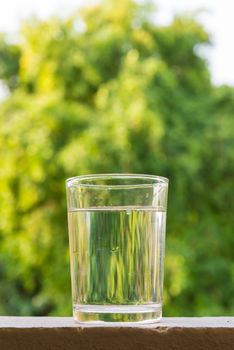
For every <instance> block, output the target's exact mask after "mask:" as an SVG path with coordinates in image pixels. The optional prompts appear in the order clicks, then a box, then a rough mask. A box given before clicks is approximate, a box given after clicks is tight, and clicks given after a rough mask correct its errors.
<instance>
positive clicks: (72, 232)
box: [66, 174, 168, 323]
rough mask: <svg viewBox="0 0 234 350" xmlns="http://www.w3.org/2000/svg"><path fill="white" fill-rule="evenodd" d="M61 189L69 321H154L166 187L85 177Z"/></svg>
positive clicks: (128, 178)
mask: <svg viewBox="0 0 234 350" xmlns="http://www.w3.org/2000/svg"><path fill="white" fill-rule="evenodd" d="M66 189H67V205H68V224H69V245H70V261H71V280H72V299H73V314H74V318H75V320H76V321H78V322H130V323H132V322H141V323H142V322H143V323H150V322H156V321H159V320H160V318H161V316H162V290H163V264H164V241H165V227H166V208H167V191H168V179H166V178H164V177H160V176H152V175H137V174H102V175H85V176H77V177H73V178H70V179H68V180H67V181H66Z"/></svg>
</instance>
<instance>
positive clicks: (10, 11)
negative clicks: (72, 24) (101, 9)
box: [0, 0, 234, 85]
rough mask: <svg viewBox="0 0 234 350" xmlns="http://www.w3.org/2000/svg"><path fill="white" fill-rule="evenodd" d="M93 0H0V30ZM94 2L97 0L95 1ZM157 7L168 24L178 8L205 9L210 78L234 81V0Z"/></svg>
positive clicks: (171, 0) (160, 1)
mask: <svg viewBox="0 0 234 350" xmlns="http://www.w3.org/2000/svg"><path fill="white" fill-rule="evenodd" d="M94 2H95V0H88V1H85V0H60V1H57V0H42V1H31V0H8V1H1V2H0V31H6V32H14V31H15V30H17V28H19V25H20V22H21V20H22V19H24V18H26V17H28V16H30V15H32V14H34V15H36V16H37V17H40V18H47V17H48V16H50V15H54V14H59V15H61V14H62V15H67V14H69V13H70V12H71V11H72V10H73V9H76V8H77V7H79V6H82V5H89V4H92V3H94ZM96 2H97V1H96ZM155 3H156V5H157V6H158V8H159V13H158V15H157V16H156V18H157V20H158V21H159V22H160V23H162V24H167V23H169V22H170V21H171V19H172V18H173V15H174V14H176V13H180V12H186V11H187V12H188V11H190V12H191V11H194V10H198V9H205V10H206V11H205V12H204V13H203V14H201V15H199V18H200V20H201V21H202V22H203V24H204V25H205V27H206V29H207V30H208V31H209V32H210V33H211V37H212V41H213V45H214V46H213V48H212V49H210V50H209V51H208V52H206V53H205V54H206V56H207V57H208V59H209V62H210V68H211V72H212V77H213V81H214V83H216V84H223V83H226V84H232V85H234V74H232V72H233V62H234V46H233V44H232V37H231V36H232V33H233V32H234V21H233V13H234V2H233V1H230V0H222V1H214V0H189V1H187V0H155Z"/></svg>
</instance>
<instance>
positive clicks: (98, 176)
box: [66, 173, 169, 188]
mask: <svg viewBox="0 0 234 350" xmlns="http://www.w3.org/2000/svg"><path fill="white" fill-rule="evenodd" d="M105 179H106V180H111V179H113V180H114V179H120V180H121V179H139V180H144V179H145V180H146V181H147V180H152V183H147V182H146V183H139V184H118V185H113V184H111V185H110V184H106V185H105V184H95V183H94V184H90V183H89V181H90V180H94V181H95V180H105ZM85 180H87V182H86V183H85ZM83 181H84V182H83ZM74 183H76V184H77V185H79V186H85V187H86V186H88V187H89V186H90V187H95V188H100V187H110V186H111V187H116V188H117V187H122V186H124V187H125V186H134V187H135V186H136V187H138V186H140V187H142V186H153V185H155V184H157V183H163V184H168V183H169V179H168V178H166V177H164V176H158V175H147V174H133V173H106V174H87V175H78V176H73V177H70V178H68V179H66V186H67V187H69V184H71V185H72V184H74Z"/></svg>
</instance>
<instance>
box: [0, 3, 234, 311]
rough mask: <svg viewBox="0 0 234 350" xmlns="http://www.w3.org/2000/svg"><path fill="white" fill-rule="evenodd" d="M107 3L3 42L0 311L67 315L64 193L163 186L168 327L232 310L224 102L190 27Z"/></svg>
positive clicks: (201, 36)
mask: <svg viewBox="0 0 234 350" xmlns="http://www.w3.org/2000/svg"><path fill="white" fill-rule="evenodd" d="M150 9H151V8H150V7H147V6H146V5H145V6H143V5H142V6H138V5H136V4H135V3H133V2H132V1H118V4H117V3H116V2H114V1H104V2H103V3H102V4H101V5H96V6H93V7H87V8H84V9H83V10H81V11H80V12H79V13H78V14H75V15H74V16H72V17H70V18H68V19H67V20H64V21H62V20H59V19H50V20H49V21H46V22H39V21H35V20H33V21H28V22H27V23H25V24H24V26H23V27H22V32H21V40H20V41H19V43H18V44H14V45H13V44H10V43H8V42H7V39H6V38H4V37H1V39H0V74H1V79H3V80H4V82H5V84H6V85H7V86H8V87H9V89H10V91H11V94H10V96H9V97H8V98H7V100H6V101H4V102H3V103H2V104H1V106H0V154H1V167H0V212H1V221H0V279H1V285H0V311H1V313H2V314H18V315H26V314H27V315H47V314H53V315H55V314H56V315H65V314H69V313H70V310H71V298H70V289H69V285H70V272H69V253H68V237H67V236H68V235H67V221H66V203H65V190H64V180H65V179H66V178H67V177H71V176H74V175H79V174H84V173H105V172H134V173H149V174H158V175H164V176H167V177H169V179H170V191H169V192H170V193H169V209H168V229H167V245H166V271H165V298H164V299H165V307H164V311H165V312H164V314H165V315H184V316H186V315H230V314H233V311H234V283H233V282H234V264H233V244H234V238H233V237H234V236H233V232H232V224H233V216H232V213H233V210H234V208H233V206H234V203H233V199H232V194H233V173H234V141H233V131H234V121H233V117H232V114H233V109H234V99H233V95H234V90H233V88H231V87H214V86H212V84H211V81H210V74H209V70H208V68H207V64H206V61H205V60H204V59H203V58H202V57H201V56H200V55H199V53H198V52H199V50H198V48H199V47H200V46H201V45H206V44H208V43H209V37H208V35H207V33H206V32H205V31H204V30H203V28H202V27H201V26H200V25H199V24H198V23H197V22H196V21H195V20H194V19H191V18H190V19H189V18H175V19H174V21H173V23H171V24H170V25H169V26H167V27H160V26H157V25H156V24H154V22H153V21H152V19H151V18H152V13H151V10H150Z"/></svg>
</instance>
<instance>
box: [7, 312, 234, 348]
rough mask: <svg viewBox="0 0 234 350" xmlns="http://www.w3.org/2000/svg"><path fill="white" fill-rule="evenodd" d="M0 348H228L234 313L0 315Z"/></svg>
mask: <svg viewBox="0 0 234 350" xmlns="http://www.w3.org/2000/svg"><path fill="white" fill-rule="evenodd" d="M0 349H1V350H16V349H17V350H27V349H30V350H38V349H43V350H47V349H48V350H52V349H56V350H60V349H65V350H74V349H76V350H89V349H94V350H99V349H100V350H109V349H111V350H125V349H126V350H138V349H139V350H154V349H155V350H156V349H157V350H176V349H178V350H195V349H196V350H206V349H212V350H216V349H217V350H231V349H234V317H215V318H212V317H204V318H163V319H162V322H160V323H157V324H154V325H147V326H146V325H145V326H124V325H118V326H113V325H112V324H111V325H108V326H106V325H105V326H98V327H97V326H92V325H87V326H83V325H82V326H80V325H77V324H76V323H74V321H73V319H72V318H71V317H0Z"/></svg>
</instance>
